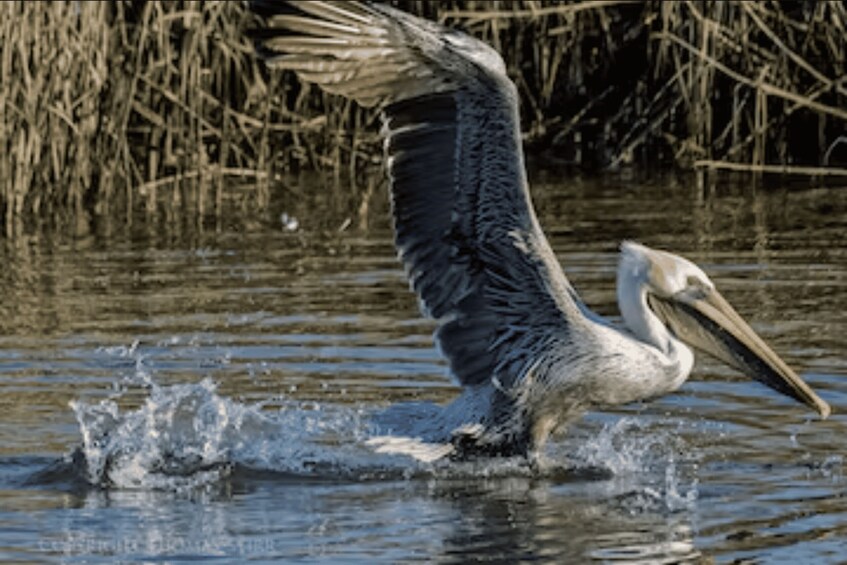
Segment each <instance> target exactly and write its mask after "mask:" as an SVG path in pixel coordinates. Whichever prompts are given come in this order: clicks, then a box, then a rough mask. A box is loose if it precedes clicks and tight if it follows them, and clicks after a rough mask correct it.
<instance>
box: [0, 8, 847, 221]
mask: <svg viewBox="0 0 847 565" xmlns="http://www.w3.org/2000/svg"><path fill="white" fill-rule="evenodd" d="M396 3H397V4H398V5H400V6H401V7H402V8H403V9H406V10H409V11H412V12H415V13H417V14H421V15H424V16H426V17H428V18H432V19H436V20H439V21H442V22H444V23H446V24H448V25H451V26H455V27H458V28H462V29H464V30H466V31H468V32H469V33H471V34H473V35H475V36H477V37H480V38H482V39H484V40H486V41H488V42H490V43H491V44H493V45H494V46H495V47H496V48H497V49H498V50H499V51H500V52H501V53H502V54H503V57H504V59H505V61H506V63H507V66H508V68H509V72H510V75H511V76H512V78H513V79H514V80H515V82H516V83H517V85H518V88H519V91H520V93H521V97H522V112H523V126H524V132H525V139H526V142H527V144H528V147H529V148H530V151H531V152H532V153H533V154H537V155H543V156H544V158H545V160H546V161H547V162H553V163H559V164H563V165H570V166H573V167H575V168H588V169H608V168H612V169H615V168H622V167H651V168H652V167H676V168H681V169H685V170H691V169H694V170H701V169H730V170H740V171H750V172H755V173H762V172H765V173H768V172H777V173H788V174H799V175H804V176H809V177H819V176H842V177H847V41H845V39H844V38H845V37H847V6H845V4H844V3H843V2H812V1H807V2H722V1H721V2H718V1H705V2H704V1H681V2H660V1H651V2H646V3H633V2H625V1H621V0H585V1H583V2H572V3H569V2H563V3H551V2H540V1H531V0H522V1H515V2H512V1H509V2H488V1H475V0H471V1H459V0H449V1H444V2H425V1H405V2H402V1H401V2H396ZM257 25H258V22H257V21H256V20H255V17H254V16H253V15H252V14H250V13H249V11H248V9H247V6H246V4H244V3H240V2H222V1H210V2H194V1H180V2H159V1H141V0H109V1H105V2H51V3H43V2H22V1H21V2H4V3H2V4H0V142H2V144H3V147H2V151H0V227H2V230H0V231H2V233H3V234H4V235H5V236H6V237H13V236H15V235H16V234H19V233H22V232H24V231H26V230H27V229H28V228H31V227H37V226H39V225H45V226H58V227H70V228H71V229H72V230H73V231H75V232H77V233H87V232H88V231H90V230H91V229H92V225H93V224H98V225H102V224H106V225H112V226H125V225H130V224H131V223H133V222H138V221H142V222H156V221H166V222H189V223H193V224H196V225H198V226H204V225H209V223H210V222H211V223H212V225H214V222H215V220H216V218H220V216H221V215H222V214H223V213H225V212H228V211H231V210H243V211H245V212H246V213H255V212H257V211H262V210H265V209H266V208H267V206H268V202H269V200H270V199H271V193H272V190H281V189H280V188H279V187H280V186H281V185H280V184H279V183H278V182H277V179H279V178H282V177H287V176H289V175H292V174H297V173H298V172H300V171H304V170H310V169H317V170H320V171H322V172H323V173H325V174H326V175H327V178H328V179H329V181H330V182H332V183H333V184H335V185H339V186H344V187H345V189H344V191H345V195H346V197H348V198H350V199H351V201H353V202H357V203H358V205H359V207H360V210H362V211H363V213H364V211H366V210H367V203H368V201H369V199H370V198H371V197H372V195H373V193H374V192H375V186H376V184H375V183H374V182H371V181H364V180H363V179H368V178H371V177H373V176H375V175H374V172H375V171H378V169H379V166H380V158H381V157H380V145H379V143H378V140H377V137H376V136H377V129H378V128H377V127H376V126H375V123H376V122H377V121H378V120H377V116H376V114H375V112H374V111H373V110H362V109H359V108H357V107H355V105H353V104H351V103H350V102H348V101H345V100H342V99H339V98H337V97H333V96H330V95H326V94H324V93H322V92H321V91H319V90H318V89H316V88H312V87H309V86H308V85H301V84H299V83H298V81H297V79H296V77H294V76H291V75H289V74H286V75H284V76H277V75H275V74H270V73H268V72H267V70H266V69H265V68H264V67H263V66H262V64H261V62H260V61H258V60H257V59H256V57H255V55H254V53H253V48H252V42H251V40H250V39H249V33H248V32H249V29H251V28H253V27H256V26H257ZM272 187H273V188H272Z"/></svg>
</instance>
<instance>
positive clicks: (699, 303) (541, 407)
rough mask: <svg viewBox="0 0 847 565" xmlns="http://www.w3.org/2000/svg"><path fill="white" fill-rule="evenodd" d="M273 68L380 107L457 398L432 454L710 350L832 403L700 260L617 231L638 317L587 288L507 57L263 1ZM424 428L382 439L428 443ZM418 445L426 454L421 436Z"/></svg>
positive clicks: (468, 42) (589, 399)
mask: <svg viewBox="0 0 847 565" xmlns="http://www.w3.org/2000/svg"><path fill="white" fill-rule="evenodd" d="M253 9H254V10H255V11H256V12H257V13H258V14H260V15H262V16H264V17H265V18H266V26H265V28H264V29H263V30H261V31H260V33H259V36H258V39H257V45H258V50H259V52H260V53H261V54H262V55H263V56H264V57H265V59H266V62H267V64H268V66H270V67H272V68H279V69H287V70H292V71H294V72H296V73H297V74H298V75H299V76H300V78H301V79H302V80H304V81H307V82H312V83H315V84H317V85H319V86H320V87H321V88H323V89H324V90H326V91H328V92H331V93H336V94H339V95H341V96H345V97H347V98H351V99H354V100H356V101H357V102H359V103H360V104H362V105H364V106H375V105H378V106H379V108H380V109H381V112H382V118H383V129H382V135H383V138H384V141H385V152H386V162H387V170H388V175H389V180H390V185H391V199H392V212H393V219H394V227H395V235H396V239H395V242H396V246H397V249H398V253H399V256H400V259H401V260H402V262H403V264H404V266H405V268H406V272H407V275H408V278H409V281H410V285H411V287H412V289H413V290H414V291H415V292H416V293H417V295H418V297H419V298H420V302H421V305H422V310H423V312H424V314H425V315H426V316H428V317H430V318H432V319H434V320H435V321H436V322H437V330H436V331H435V341H436V344H437V345H438V347H439V348H440V350H441V352H442V353H443V355H444V357H445V358H446V359H447V362H448V364H449V368H450V372H451V374H452V376H453V377H454V378H455V379H456V380H457V381H458V382H459V383H460V384H461V385H462V386H463V391H462V393H461V395H460V396H459V397H458V398H457V399H456V400H455V401H454V402H453V403H452V404H450V405H448V406H447V407H445V408H444V409H443V411H442V412H441V413H440V414H439V415H438V417H437V418H435V419H433V420H431V421H427V422H425V423H424V424H422V425H421V426H420V427H419V428H418V429H417V430H416V431H415V432H414V435H415V436H416V440H414V441H417V440H420V441H421V442H426V444H427V445H431V444H442V445H444V446H446V447H445V448H444V449H440V450H437V451H436V456H443V455H448V454H449V455H451V456H454V457H463V456H468V455H474V454H485V455H528V456H530V457H533V456H535V455H536V454H537V453H538V451H539V450H540V449H541V447H542V446H543V445H544V442H545V441H546V440H547V438H548V436H549V435H550V434H551V433H552V432H554V431H557V430H560V429H562V428H564V427H565V426H566V425H567V424H568V423H569V422H571V421H572V420H573V419H574V418H577V417H578V416H579V415H580V414H582V413H583V412H585V411H586V410H590V409H594V408H602V407H606V406H614V405H619V404H626V403H630V402H633V401H637V400H642V399H648V398H652V397H657V396H661V395H663V394H667V393H669V392H672V391H674V390H676V389H678V388H679V387H680V386H681V385H682V384H683V383H684V382H685V380H686V379H687V378H688V376H689V375H690V374H691V371H692V368H693V365H694V353H693V350H692V348H696V349H698V350H701V351H703V352H706V353H708V354H711V355H712V356H714V357H716V358H717V359H719V360H721V361H723V362H724V363H726V364H728V365H730V366H731V367H734V368H736V369H738V370H740V371H741V372H743V373H745V374H747V375H748V376H750V377H752V378H755V379H757V380H759V381H761V382H762V383H764V384H765V385H767V386H769V387H771V388H773V389H775V390H777V391H779V392H781V393H783V394H785V395H787V396H789V397H791V398H794V399H795V400H798V401H800V402H803V403H805V404H807V405H808V406H810V407H811V408H813V409H815V410H816V411H817V412H818V413H819V414H820V415H821V416H822V417H824V418H825V417H826V416H827V415H828V414H829V412H830V408H829V406H828V405H827V403H826V402H824V401H823V400H822V399H821V398H819V397H818V396H817V394H815V392H814V391H813V390H812V389H811V388H810V387H809V386H808V385H807V384H806V383H805V382H804V381H803V380H802V379H801V378H800V377H798V376H797V374H796V373H795V372H794V371H792V370H791V369H790V368H789V367H788V365H786V363H785V362H784V361H782V359H780V357H779V356H778V355H777V354H776V353H774V352H773V350H771V348H770V347H768V346H767V344H765V342H764V341H763V340H762V339H761V338H759V337H758V336H757V335H756V333H755V332H754V331H753V330H752V329H751V328H750V326H749V325H747V324H746V323H745V322H744V321H743V320H742V318H741V317H740V316H739V315H738V314H737V313H736V312H735V310H733V308H732V307H731V306H730V305H729V304H728V303H727V301H726V300H724V298H723V297H722V296H721V295H720V293H719V292H718V291H717V289H715V286H714V284H713V283H712V282H711V281H710V280H709V278H708V277H707V276H706V274H705V273H704V272H703V271H702V270H701V269H700V268H699V267H697V266H696V265H695V264H693V263H692V262H690V261H688V260H686V259H684V258H682V257H680V256H678V255H674V254H671V253H668V252H666V251H660V250H656V249H651V248H649V247H646V246H644V245H640V244H638V243H635V242H624V243H623V244H622V245H621V254H620V262H619V266H618V272H617V298H618V304H619V307H620V311H621V314H622V316H623V321H624V325H625V327H623V328H619V327H614V326H613V325H612V324H610V323H609V322H608V321H606V320H604V319H602V318H601V317H599V316H598V315H596V314H594V313H592V312H591V311H590V310H589V309H588V308H587V307H586V306H585V304H583V302H582V301H581V300H580V298H579V297H578V295H577V293H576V291H575V290H574V289H573V287H572V286H571V284H570V283H569V281H568V279H567V277H566V276H565V273H564V271H563V270H562V268H561V266H560V265H559V263H558V261H557V260H556V257H555V255H554V254H553V251H552V250H551V248H550V245H549V243H548V241H547V239H546V237H545V236H544V233H543V232H542V230H541V228H540V226H539V223H538V220H537V218H536V215H535V211H534V209H533V206H532V202H531V199H530V195H529V189H528V185H527V179H526V172H525V168H524V159H523V150H522V146H521V140H520V124H519V114H518V95H517V90H516V88H515V85H514V83H513V82H512V81H511V80H510V79H509V78H508V76H507V74H506V69H505V65H504V64H503V60H502V58H501V57H500V55H499V54H498V53H497V52H496V51H495V50H494V49H492V48H491V47H490V46H488V45H486V44H485V43H482V42H481V41H478V40H476V39H474V38H472V37H470V36H468V35H466V34H464V33H461V32H458V31H455V30H451V29H449V28H446V27H443V26H441V25H438V24H436V23H434V22H431V21H427V20H424V19H420V18H417V17H414V16H412V15H410V14H407V13H405V12H402V11H399V10H396V9H394V8H391V7H389V6H386V5H383V4H368V3H359V2H299V1H290V2H285V3H277V2H254V3H253ZM414 441H413V440H410V441H409V442H406V443H403V442H398V441H390V442H385V443H384V444H383V445H382V446H381V447H382V448H383V450H384V451H404V450H405V451H408V452H410V453H412V454H416V453H417V454H420V453H422V452H421V451H420V450H418V449H417V448H413V447H411V446H413V445H414ZM416 450H417V451H416Z"/></svg>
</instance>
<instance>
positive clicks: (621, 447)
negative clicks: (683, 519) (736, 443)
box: [566, 417, 698, 513]
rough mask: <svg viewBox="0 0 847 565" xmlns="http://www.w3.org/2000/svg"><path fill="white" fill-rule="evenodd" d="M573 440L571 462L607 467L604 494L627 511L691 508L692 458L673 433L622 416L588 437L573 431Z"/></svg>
mask: <svg viewBox="0 0 847 565" xmlns="http://www.w3.org/2000/svg"><path fill="white" fill-rule="evenodd" d="M580 436H582V437H580ZM574 440H575V445H573V447H572V448H571V449H572V451H571V455H570V459H571V460H572V462H573V464H575V465H576V466H577V467H586V468H591V467H597V468H600V469H605V470H607V471H608V473H609V476H610V480H609V481H606V483H605V484H604V488H605V489H606V490H607V494H609V495H612V496H617V497H618V499H619V500H620V502H621V505H622V506H623V507H625V509H627V510H628V511H629V512H632V513H637V512H642V511H657V510H666V511H670V512H675V511H682V510H692V509H693V508H694V506H695V504H696V502H697V498H698V479H697V461H696V456H695V455H692V454H691V452H690V451H689V450H687V449H686V446H685V445H684V442H683V440H682V439H681V438H680V437H679V435H678V434H676V433H674V432H671V431H669V430H665V429H656V428H655V426H653V425H651V424H650V423H649V422H646V421H642V420H640V419H639V420H636V419H631V418H626V417H624V418H621V419H619V420H617V421H615V422H613V423H606V424H604V425H603V426H602V427H601V428H600V430H599V431H597V432H596V433H594V434H592V435H587V434H585V433H583V434H575V436H574V438H573V440H572V441H574ZM568 443H571V442H568ZM566 445H567V444H566Z"/></svg>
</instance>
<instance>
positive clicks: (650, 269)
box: [618, 242, 830, 418]
mask: <svg viewBox="0 0 847 565" xmlns="http://www.w3.org/2000/svg"><path fill="white" fill-rule="evenodd" d="M618 302H619V304H620V307H621V313H622V314H623V317H624V320H625V321H626V323H627V325H628V326H629V327H630V329H632V330H633V332H634V333H636V334H637V335H639V337H646V338H647V340H648V341H652V342H653V343H654V344H655V345H657V346H658V347H660V348H661V347H662V337H661V336H665V339H670V338H671V336H673V337H674V338H676V339H678V340H680V341H682V342H684V343H686V344H688V345H690V346H691V347H694V348H695V349H698V350H700V351H703V352H705V353H708V354H710V355H712V356H713V357H715V358H717V359H718V360H720V361H723V362H724V363H726V364H727V365H729V366H730V367H733V368H735V369H737V370H739V371H741V372H742V373H744V374H746V375H748V376H750V377H752V378H754V379H756V380H758V381H760V382H762V383H764V384H766V385H767V386H769V387H771V388H772V389H774V390H776V391H778V392H781V393H782V394H785V395H787V396H790V397H792V398H794V399H795V400H798V401H800V402H803V403H805V404H807V405H808V406H810V407H811V408H814V409H815V410H817V411H818V412H819V413H820V415H821V417H823V418H826V417H827V416H828V415H829V413H830V407H829V405H828V404H827V403H826V402H825V401H824V400H823V399H821V398H820V397H819V396H818V395H817V394H815V392H814V391H813V390H812V389H811V388H810V387H809V385H807V384H806V383H805V382H804V381H803V380H802V379H801V378H800V377H799V376H797V374H796V373H795V372H794V371H793V370H792V369H791V368H790V367H789V366H788V365H787V364H786V363H785V361H783V360H782V359H781V358H780V357H779V356H778V355H777V354H776V353H774V351H773V350H772V349H771V348H770V347H768V345H767V344H766V343H765V342H764V341H763V340H762V338H760V337H759V336H758V335H756V332H754V331H753V329H752V328H751V327H750V326H749V325H748V324H747V323H746V322H745V321H744V320H743V319H742V318H741V316H739V315H738V313H737V312H736V311H735V310H734V309H733V308H732V306H730V305H729V303H728V302H727V301H726V300H725V299H724V298H723V296H721V294H720V293H719V292H718V291H717V289H716V288H715V285H714V283H712V281H711V280H709V277H707V276H706V273H704V272H703V270H702V269H700V268H699V267H698V266H697V265H695V264H694V263H692V262H691V261H688V260H687V259H684V258H682V257H680V256H678V255H674V254H672V253H668V252H666V251H659V250H656V249H650V248H649V247H646V246H644V245H640V244H638V243H633V242H624V243H623V245H622V246H621V259H620V264H619V266H618ZM668 332H669V333H668Z"/></svg>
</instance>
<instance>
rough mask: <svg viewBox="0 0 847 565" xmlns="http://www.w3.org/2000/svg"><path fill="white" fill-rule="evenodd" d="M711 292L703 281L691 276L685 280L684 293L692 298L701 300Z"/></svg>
mask: <svg viewBox="0 0 847 565" xmlns="http://www.w3.org/2000/svg"><path fill="white" fill-rule="evenodd" d="M711 290H712V289H711V288H710V287H709V286H707V285H706V283H704V282H703V281H702V279H700V278H699V277H696V276H694V275H691V276H689V277H688V278H687V279H686V280H685V290H684V291H683V292H684V293H685V294H687V295H688V296H690V297H691V298H697V299H701V298H706V296H707V295H708V294H709V292H711Z"/></svg>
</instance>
